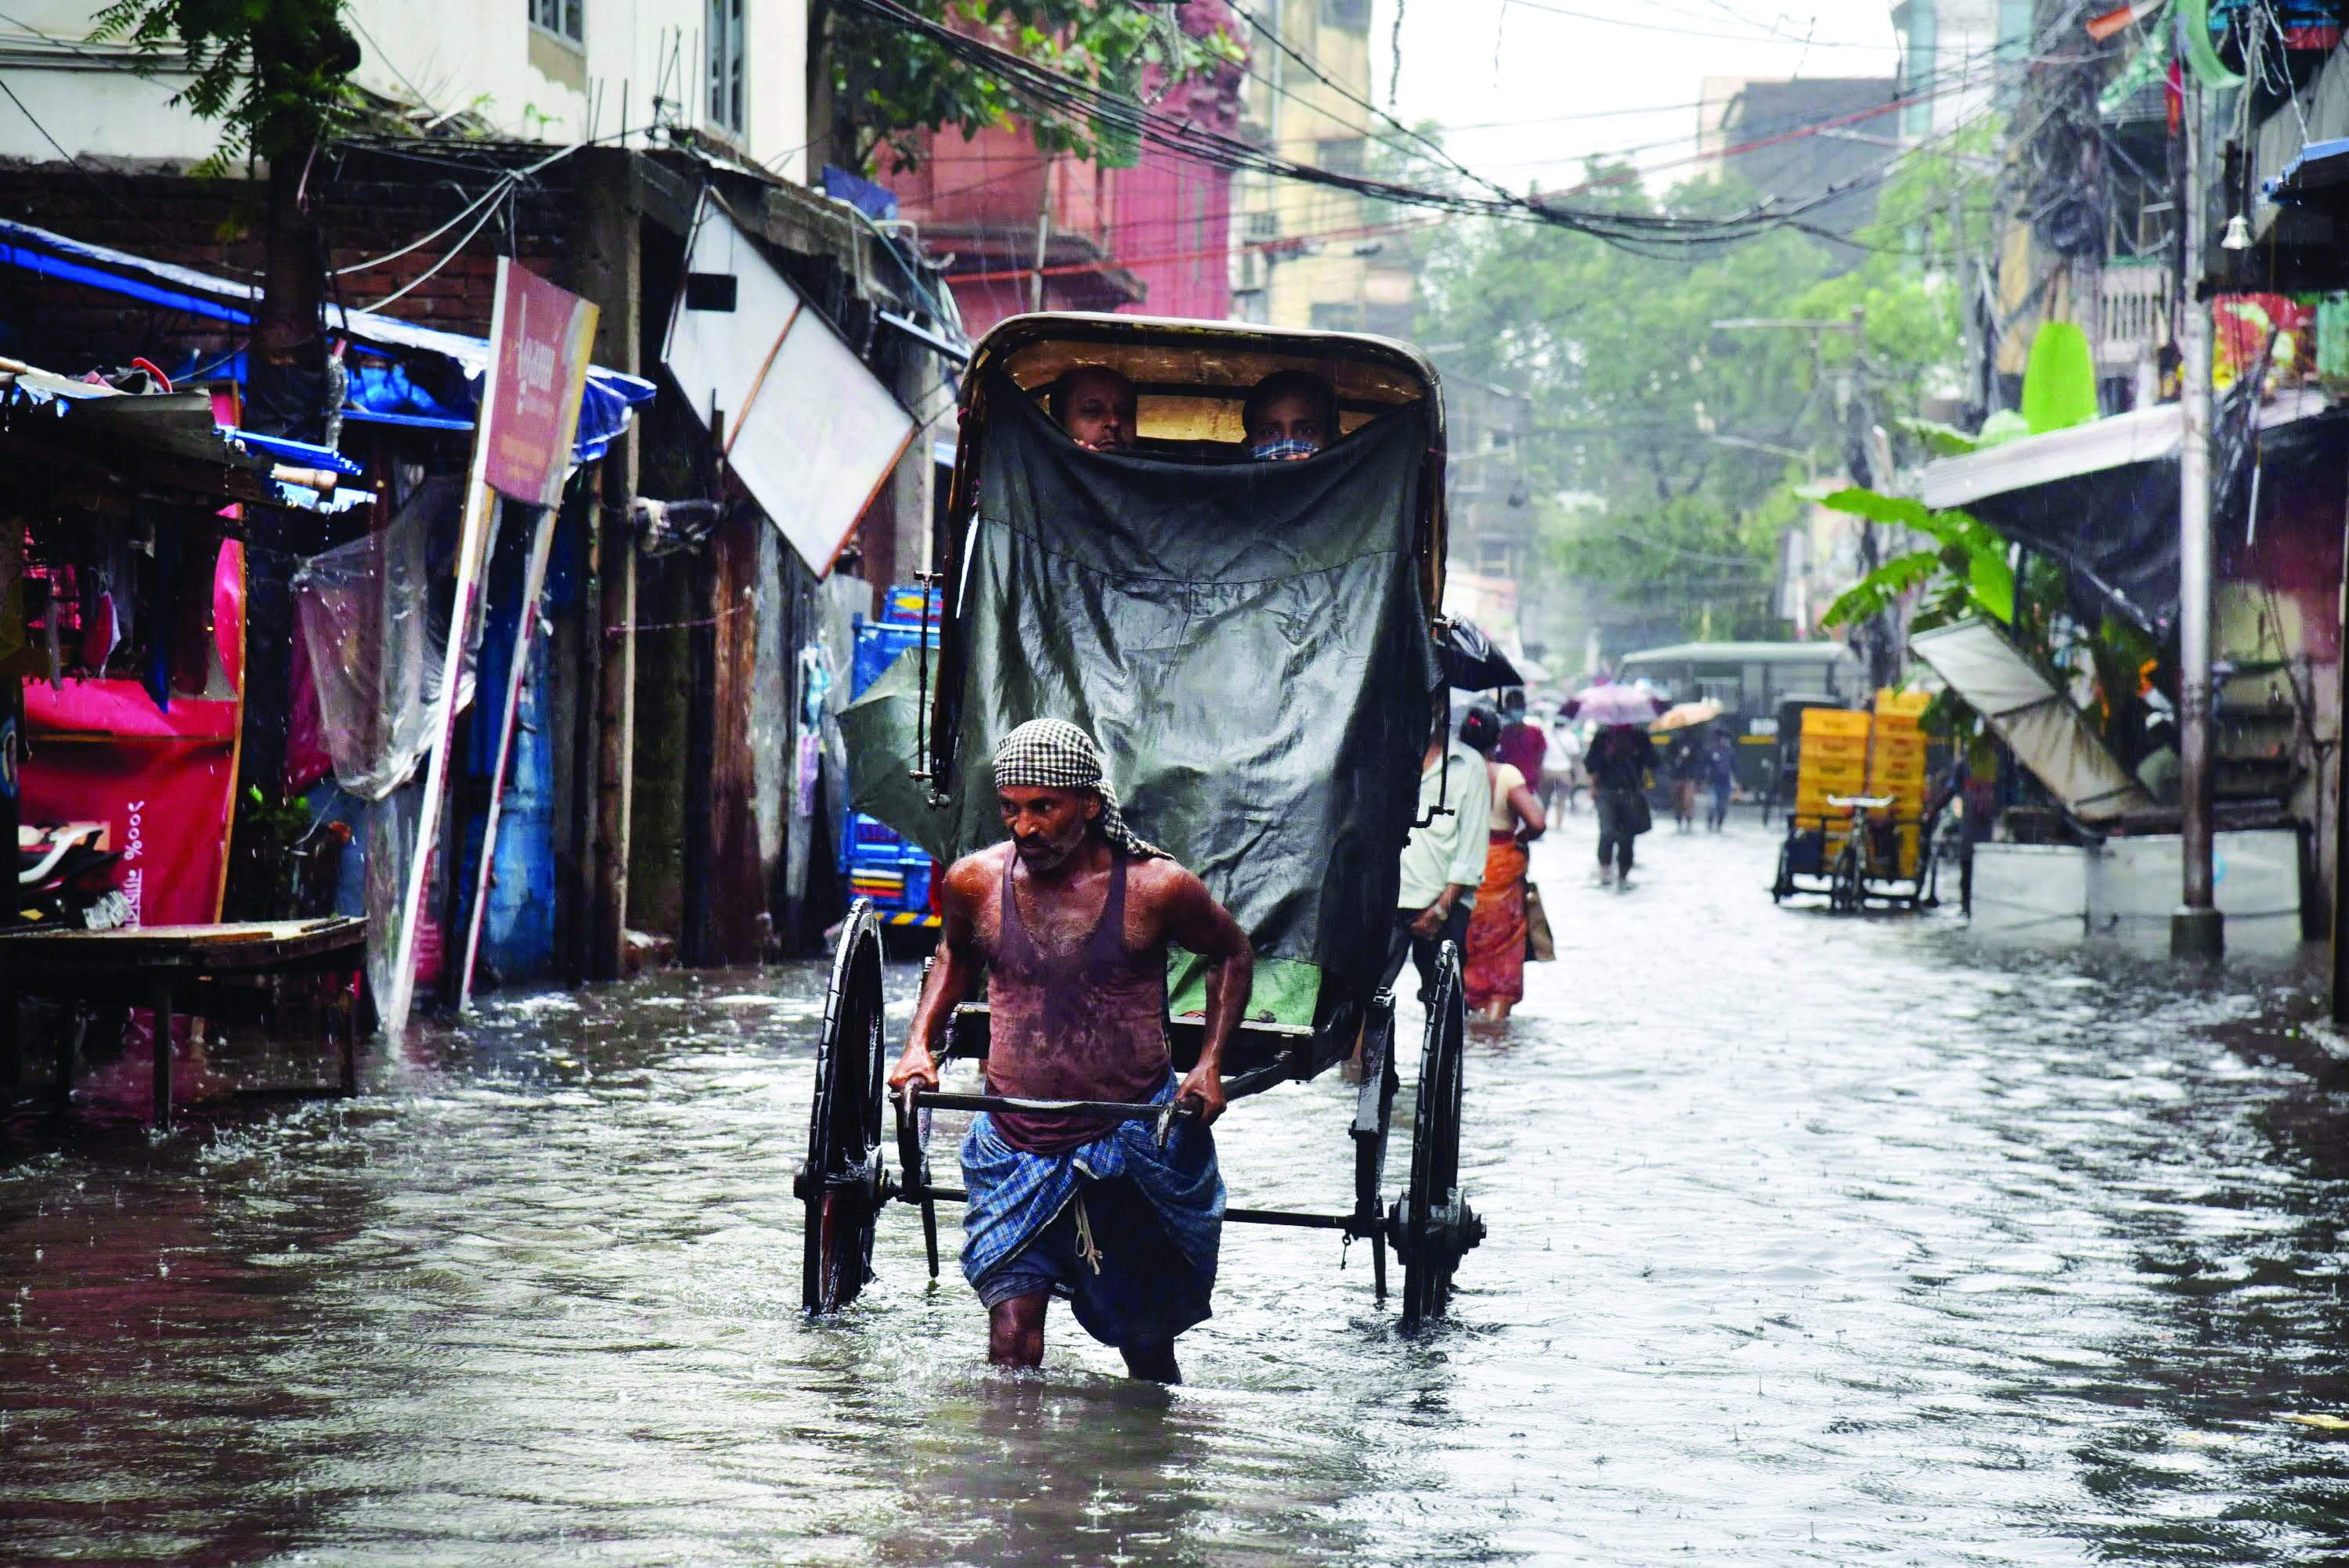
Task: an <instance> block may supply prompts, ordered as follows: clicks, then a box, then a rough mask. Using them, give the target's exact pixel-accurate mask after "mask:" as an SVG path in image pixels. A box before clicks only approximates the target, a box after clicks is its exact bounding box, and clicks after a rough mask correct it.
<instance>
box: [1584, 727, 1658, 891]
mask: <svg viewBox="0 0 2349 1568" xmlns="http://www.w3.org/2000/svg"><path fill="white" fill-rule="evenodd" d="M1583 765H1584V766H1585V767H1586V768H1588V769H1589V770H1590V794H1591V799H1592V801H1593V803H1594V804H1595V805H1596V806H1597V808H1598V812H1599V886H1601V887H1604V886H1606V885H1607V883H1608V882H1609V879H1610V877H1611V879H1612V880H1613V881H1614V882H1616V885H1618V886H1619V887H1630V885H1631V841H1632V840H1633V839H1636V838H1638V837H1639V836H1640V834H1641V833H1644V832H1646V831H1647V830H1649V829H1650V828H1651V827H1652V826H1654V825H1655V820H1654V818H1653V817H1651V815H1650V814H1649V811H1648V795H1647V784H1648V772H1649V769H1652V768H1654V767H1655V765H1656V743H1655V742H1654V741H1652V740H1651V739H1649V738H1648V732H1647V730H1646V728H1645V727H1641V726H1640V725H1635V724H1610V725H1609V726H1607V727H1605V728H1604V729H1601V730H1600V731H1599V734H1598V736H1597V738H1595V739H1593V740H1592V741H1591V743H1590V750H1589V751H1588V753H1587V754H1586V755H1585V756H1584V758H1583ZM1610 857H1611V858H1612V860H1613V861H1614V866H1613V868H1612V869H1610V868H1609V864H1608V861H1609V858H1610Z"/></svg>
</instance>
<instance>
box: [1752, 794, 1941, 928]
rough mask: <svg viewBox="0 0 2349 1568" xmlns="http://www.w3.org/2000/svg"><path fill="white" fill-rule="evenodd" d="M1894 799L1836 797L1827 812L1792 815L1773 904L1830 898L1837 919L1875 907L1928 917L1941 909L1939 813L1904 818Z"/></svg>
mask: <svg viewBox="0 0 2349 1568" xmlns="http://www.w3.org/2000/svg"><path fill="white" fill-rule="evenodd" d="M1898 805H1899V801H1898V799H1897V798H1896V797H1894V796H1890V795H1830V796H1828V797H1827V798H1826V810H1824V811H1803V810H1797V811H1790V812H1788V813H1787V814H1786V837H1785V841H1784V842H1782V843H1781V844H1780V845H1779V846H1778V872H1777V875H1776V877H1775V879H1774V880H1773V881H1772V882H1771V884H1770V901H1771V902H1772V903H1780V902H1782V901H1784V900H1785V899H1788V898H1791V897H1793V896H1794V895H1795V894H1796V893H1798V892H1823V893H1825V894H1826V897H1827V908H1828V909H1829V910H1831V911H1832V912H1834V913H1837V914H1857V913H1859V912H1860V911H1862V910H1864V909H1866V908H1867V907H1868V904H1869V903H1882V904H1897V905H1899V906H1901V907H1903V908H1906V909H1927V908H1930V907H1931V906H1932V905H1934V904H1936V903H1939V902H1940V898H1939V896H1938V891H1937V890H1938V882H1939V879H1938V878H1937V876H1936V875H1935V860H1936V857H1937V856H1938V855H1939V854H1940V835H1939V834H1937V833H1936V832H1935V831H1934V826H1935V818H1936V817H1937V816H1938V815H1939V813H1938V812H1935V813H1929V814H1928V815H1926V816H1925V817H1922V818H1919V817H1913V816H1902V815H1900V814H1899V812H1898V810H1897V807H1898Z"/></svg>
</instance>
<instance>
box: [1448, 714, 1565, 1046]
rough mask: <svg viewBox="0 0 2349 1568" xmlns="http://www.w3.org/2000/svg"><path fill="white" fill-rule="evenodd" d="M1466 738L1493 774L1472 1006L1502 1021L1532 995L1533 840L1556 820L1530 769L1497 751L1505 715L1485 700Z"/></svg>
mask: <svg viewBox="0 0 2349 1568" xmlns="http://www.w3.org/2000/svg"><path fill="white" fill-rule="evenodd" d="M1460 738H1461V739H1462V741H1464V742H1465V743H1466V744H1467V745H1468V746H1469V747H1471V748H1474V749H1475V751H1477V752H1479V753H1480V754H1482V755H1483V757H1484V758H1485V770H1486V771H1487V772H1488V773H1489V774H1490V775H1491V777H1492V780H1493V815H1492V820H1491V821H1490V822H1489V823H1488V824H1487V827H1488V833H1487V836H1486V841H1485V882H1484V885H1483V886H1482V887H1479V888H1478V889H1477V890H1476V908H1475V912H1474V913H1471V914H1470V915H1469V917H1468V951H1467V953H1466V954H1464V959H1465V962H1466V965H1467V973H1466V975H1465V976H1464V978H1465V982H1466V989H1467V1000H1468V1006H1469V1009H1470V1010H1471V1011H1472V1012H1477V1013H1481V1014H1483V1015H1484V1016H1485V1018H1486V1019H1488V1020H1490V1021H1491V1022H1494V1023H1499V1022H1500V1021H1501V1020H1502V1019H1504V1018H1506V1017H1507V1016H1509V1009H1510V1008H1512V1007H1514V1006H1516V1005H1517V1004H1518V1003H1519V1002H1520V1001H1522V1000H1524V999H1525V995H1526V845H1527V844H1529V843H1531V842H1532V841H1534V840H1536V839H1538V838H1540V837H1541V836H1542V832H1543V830H1545V829H1547V827H1548V826H1549V820H1548V819H1547V817H1546V816H1544V815H1543V813H1542V807H1541V801H1540V800H1538V799H1536V798H1535V796H1534V790H1533V786H1532V784H1530V783H1529V782H1527V780H1526V776H1525V775H1524V774H1523V773H1520V772H1518V771H1517V769H1515V768H1514V767H1512V766H1510V765H1509V764H1508V763H1506V762H1496V761H1495V760H1494V759H1493V749H1494V748H1495V746H1496V745H1498V744H1499V742H1500V738H1501V716H1500V714H1499V713H1497V712H1495V710H1494V709H1493V708H1491V707H1487V706H1485V705H1484V704H1482V703H1479V704H1478V705H1477V706H1476V707H1473V708H1470V709H1469V710H1468V716H1467V717H1465V718H1464V719H1462V720H1461V721H1460Z"/></svg>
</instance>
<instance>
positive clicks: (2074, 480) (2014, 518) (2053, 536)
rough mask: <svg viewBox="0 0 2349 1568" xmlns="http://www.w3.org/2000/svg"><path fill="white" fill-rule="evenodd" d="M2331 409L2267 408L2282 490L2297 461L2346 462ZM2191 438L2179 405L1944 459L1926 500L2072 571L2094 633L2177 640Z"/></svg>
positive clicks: (2308, 404) (1928, 472)
mask: <svg viewBox="0 0 2349 1568" xmlns="http://www.w3.org/2000/svg"><path fill="white" fill-rule="evenodd" d="M2324 409H2325V399H2324V396H2323V394H2322V393H2320V392H2313V391H2300V392H2288V393H2285V394H2283V395H2282V396H2281V397H2277V398H2276V399H2275V400H2274V401H2273V402H2271V403H2269V404H2267V405H2265V406H2264V407H2261V408H2260V409H2259V411H2258V416H2259V427H2260V429H2261V431H2262V432H2263V434H2262V436H2261V443H2260V445H2261V454H2262V456H2261V460H2262V461H2263V462H2264V463H2265V464H2266V465H2267V469H2268V475H2269V486H2268V488H2269V490H2271V491H2276V490H2278V487H2279V486H2280V485H2282V484H2288V483H2290V482H2291V477H2290V476H2291V472H2292V465H2293V464H2295V463H2297V462H2302V461H2311V460H2314V461H2332V462H2335V463H2337V462H2338V461H2339V458H2338V452H2339V445H2338V443H2339V442H2340V440H2341V439H2342V437H2341V435H2340V434H2339V433H2338V432H2337V430H2336V428H2335V426H2334V422H2333V418H2332V417H2330V416H2326V415H2325V414H2324ZM2184 428H2185V426H2184V417H2183V416H2182V415H2181V414H2180V413H2179V412H2178V405H2177V404H2175V403H2163V404H2158V405H2157V406H2155V407H2150V408H2139V409H2137V410H2135V411H2134V412H2132V413H2127V414H2116V415H2114V416H2112V417H2111V418H2104V419H2094V420H2091V421H2089V422H2088V423H2087V424H2085V425H2075V426H2073V427H2072V428H2069V429H2064V430H2054V431H2050V432H2049V433H2047V434H2046V435H2044V436H2026V437H2024V438H2022V439H2020V440H2014V441H2009V442H2006V443H2005V444H2003V445H2002V446H1996V447H1992V448H1989V449H1985V450H1982V451H1979V452H1970V453H1968V454H1966V455H1965V456H1963V457H1958V458H1944V459H1941V460H1940V461H1939V462H1932V463H1928V464H1926V465H1925V469H1924V472H1923V474H1922V475H1921V476H1920V480H1919V483H1918V490H1917V494H1918V499H1919V500H1922V501H1923V502H1924V503H1925V504H1926V505H1927V506H1929V507H1931V508H1934V509H1935V510H1937V511H1940V510H1947V509H1963V510H1964V511H1968V512H1971V514H1973V515H1974V516H1975V517H1977V518H1980V519H1981V520H1982V521H1984V522H1986V523H1988V524H1990V525H1991V526H1992V528H1994V529H1996V530H1997V531H1999V532H2000V533H2001V534H2003V535H2004V536H2005V537H2007V538H2008V539H2011V540H2013V541H2014V542H2016V543H2018V544H2021V545H2023V546H2024V547H2025V548H2026V549H2029V550H2032V551H2034V552H2037V553H2039V554H2042V555H2044V556H2046V557H2048V558H2049V559H2050V560H2053V561H2055V562H2060V563H2062V565H2063V566H2064V569H2065V571H2066V572H2068V573H2070V574H2071V578H2072V582H2073V586H2074V589H2075V599H2076V600H2077V601H2078V607H2079V608H2080V609H2081V610H2082V611H2083V612H2084V613H2085V614H2087V615H2088V618H2089V619H2090V620H2091V621H2092V622H2093V621H2094V619H2095V616H2096V615H2099V614H2103V613H2104V612H2105V611H2107V610H2110V611H2113V612H2116V613H2117V614H2120V615H2122V616H2124V617H2125V618H2127V620H2130V621H2133V622H2135V623H2136V624H2137V625H2139V626H2141V627H2143V628H2145V629H2146V630H2147V631H2148V632H2151V633H2153V634H2157V635H2162V634H2167V633H2168V630H2169V628H2170V626H2171V624H2173V623H2174V622H2175V620H2176V619H2177V614H2178V443H2179V438H2180V435H2181V433H2182V431H2183V430H2184ZM2328 452H2329V453H2330V454H2332V455H2330V456H2327V455H2326V454H2327V453H2328ZM2221 521H2223V520H2221Z"/></svg>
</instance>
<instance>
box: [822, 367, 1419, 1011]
mask: <svg viewBox="0 0 2349 1568" xmlns="http://www.w3.org/2000/svg"><path fill="white" fill-rule="evenodd" d="M988 407H989V408H990V410H992V411H993V417H992V418H990V421H989V428H988V431H987V432H986V443H985V466H984V469H983V479H982V484H981V489H980V495H979V508H978V518H977V520H976V521H975V522H974V524H973V526H972V531H971V537H970V540H969V542H968V562H967V567H966V574H965V579H964V583H963V588H962V592H961V593H960V596H959V600H958V604H957V615H958V616H959V618H960V619H959V623H958V624H957V626H956V627H955V628H953V633H954V634H950V635H949V638H948V644H949V645H950V646H956V647H959V648H960V649H961V650H963V659H962V667H961V668H960V670H959V671H958V677H959V691H958V692H957V693H956V694H954V695H955V697H956V699H957V700H956V701H954V702H953V703H952V704H951V706H952V707H954V709H955V711H956V712H957V719H956V721H955V723H956V727H955V732H954V737H953V739H954V763H953V769H952V788H951V789H949V791H948V793H949V796H950V802H949V804H948V806H947V808H946V809H945V810H940V811H936V812H932V811H923V812H921V813H918V814H917V816H916V819H915V820H911V821H905V820H890V826H892V827H894V828H896V829H897V830H899V831H900V832H904V833H905V834H906V835H907V836H908V837H911V838H913V839H914V840H915V841H917V842H919V843H921V844H923V846H924V847H925V848H926V849H928V850H929V851H930V852H931V853H932V854H934V855H937V856H939V857H940V858H941V859H946V858H950V857H951V856H953V855H957V854H961V853H966V852H968V851H971V850H975V849H978V848H979V847H981V846H982V845H986V844H989V843H994V842H998V841H1000V840H1001V839H1002V837H1003V832H1002V826H1001V822H1000V820H999V816H998V813H997V810H996V806H995V791H994V785H993V779H992V777H991V772H990V759H991V758H992V755H993V752H994V749H995V745H996V742H997V740H998V739H999V738H1001V737H1002V736H1003V735H1004V734H1006V733H1007V732H1009V730H1010V729H1012V728H1013V727H1015V726H1017V725H1019V724H1020V723H1022V722H1024V721H1025V720H1027V719H1030V718H1033V717H1039V716H1052V717H1064V718H1068V719H1071V720H1072V721H1074V722H1075V723H1077V724H1080V725H1082V726H1085V727H1087V728H1089V729H1091V730H1092V733H1093V734H1094V735H1095V736H1096V737H1097V738H1099V739H1100V741H1101V743H1102V747H1103V748H1104V749H1105V750H1106V752H1107V753H1108V757H1109V761H1110V766H1111V769H1112V776H1113V777H1114V779H1115V780H1116V783H1117V786H1118V789H1119V791H1120V793H1121V795H1122V796H1123V800H1124V806H1125V814H1126V817H1127V820H1129V821H1131V822H1133V825H1134V827H1135V829H1136V830H1138V831H1140V832H1141V833H1142V834H1143V836H1144V837H1146V838H1149V839H1151V840H1153V841H1155V842H1157V843H1160V844H1163V845H1164V846H1165V847H1166V848H1167V850H1168V851H1171V852H1172V853H1173V854H1174V856H1175V857H1176V859H1178V860H1179V861H1182V862H1183V863H1184V864H1185V865H1186V866H1188V867H1189V868H1190V869H1191V870H1192V871H1194V872H1197V873H1198V874H1199V876H1200V877H1201V878H1202V879H1203V880H1205V882H1206V884H1207V886H1208V888H1209V890H1210V891H1211V892H1214V893H1215V895H1216V897H1217V898H1218V899H1220V900H1221V901H1222V902H1223V903H1224V904H1225V906H1226V908H1228V909H1229V910H1230V911H1231V912H1232V913H1233V915H1234V916H1235V917H1236V918H1237V920H1238V921H1239V923H1240V924H1241V926H1242V927H1243V928H1244V929H1246V930H1247V933H1248V934H1249V935H1250V937H1251V938H1252V939H1253V940H1254V941H1255V943H1256V944H1257V949H1258V951H1259V952H1261V953H1263V954H1267V955H1268V956H1269V957H1274V958H1289V959H1296V960H1299V961H1302V962H1305V963H1310V964H1316V965H1320V966H1321V967H1322V968H1323V969H1325V970H1328V971H1331V972H1333V973H1334V974H1336V975H1338V976H1340V978H1341V979H1342V980H1344V981H1347V982H1349V983H1350V985H1352V986H1353V987H1356V988H1359V987H1361V986H1362V985H1368V984H1370V983H1371V982H1372V981H1374V980H1375V979H1376V970H1377V968H1378V965H1379V960H1380V958H1381V956H1382V955H1383V953H1384V950H1385V944H1386V933H1387V930H1388V925H1389V922H1390V920H1391V918H1392V915H1391V912H1392V910H1393V908H1394V906H1395V888H1396V881H1397V872H1398V857H1399V855H1400V854H1401V852H1402V844H1403V840H1404V837H1405V836H1406V834H1407V833H1408V832H1409V830H1410V828H1411V823H1412V819H1413V813H1414V811H1415V809H1416V806H1417V800H1418V790H1419V758H1420V754H1421V751H1422V749H1423V747H1424V745H1425V742H1426V734H1427V722H1428V720H1427V715H1428V701H1429V698H1430V697H1431V696H1433V693H1434V692H1435V690H1436V689H1437V687H1438V686H1439V684H1440V683H1441V680H1442V674H1441V671H1440V670H1439V668H1438V666H1437V664H1436V658H1435V651H1434V647H1433V642H1432V640H1431V639H1430V637H1429V635H1428V627H1427V614H1426V609H1425V607H1424V606H1423V603H1421V595H1420V589H1419V575H1418V565H1417V562H1416V560H1415V557H1414V554H1413V545H1414V542H1415V540H1416V538H1417V532H1418V518H1417V507H1418V500H1419V497H1418V489H1419V480H1420V474H1421V463H1422V460H1423V457H1424V454H1425V452H1426V450H1427V446H1428V440H1429V428H1428V420H1427V418H1426V414H1425V412H1424V410H1423V408H1422V407H1420V406H1418V405H1411V406H1407V407H1401V408H1397V409H1395V410H1393V411H1392V412H1389V413H1387V414H1384V415H1382V416H1381V417H1380V418H1378V419H1377V420H1375V421H1374V422H1372V423H1371V424H1370V425H1367V426H1365V427H1363V428H1361V429H1360V430H1358V431H1356V432H1355V433H1354V434H1352V435H1351V436H1350V437H1348V438H1346V439H1345V440H1344V441H1342V442H1340V444H1339V445H1338V446H1336V447H1334V448H1332V449H1330V450H1329V451H1327V452H1324V453H1322V454H1321V455H1320V456H1319V457H1318V458H1315V459H1312V460H1310V461H1308V462H1299V463H1233V464H1225V465H1216V466H1206V467H1200V466H1194V465H1189V464H1181V463H1173V462H1167V461H1164V460H1160V459H1153V458H1147V457H1142V456H1138V455H1134V454H1131V453H1101V452H1089V451H1085V450H1082V449H1080V448H1078V447H1076V446H1075V445H1074V444H1072V443H1071V442H1070V441H1069V440H1068V438H1066V437H1064V436H1063V435H1061V432H1060V431H1059V430H1058V429H1056V428H1053V426H1052V425H1051V424H1050V421H1049V420H1048V419H1047V418H1045V416H1044V414H1043V412H1042V411H1041V410H1040V409H1039V408H1037V407H1035V406H1034V404H1033V403H1032V402H1030V400H1029V399H1027V398H1025V397H1019V396H1018V395H1017V393H1016V392H1015V391H1014V390H1013V389H1012V388H1011V387H1009V386H1003V387H997V388H995V389H994V391H993V393H992V394H991V395H990V397H989V398H988ZM883 766H886V767H900V766H902V763H901V762H900V761H899V760H898V758H897V757H896V756H895V755H890V756H887V757H885V760H884V762H883ZM853 787H854V786H853ZM856 793H857V795H858V796H859V797H860V798H862V797H864V796H865V795H866V791H865V790H864V789H856ZM885 820H887V819H885Z"/></svg>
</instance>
